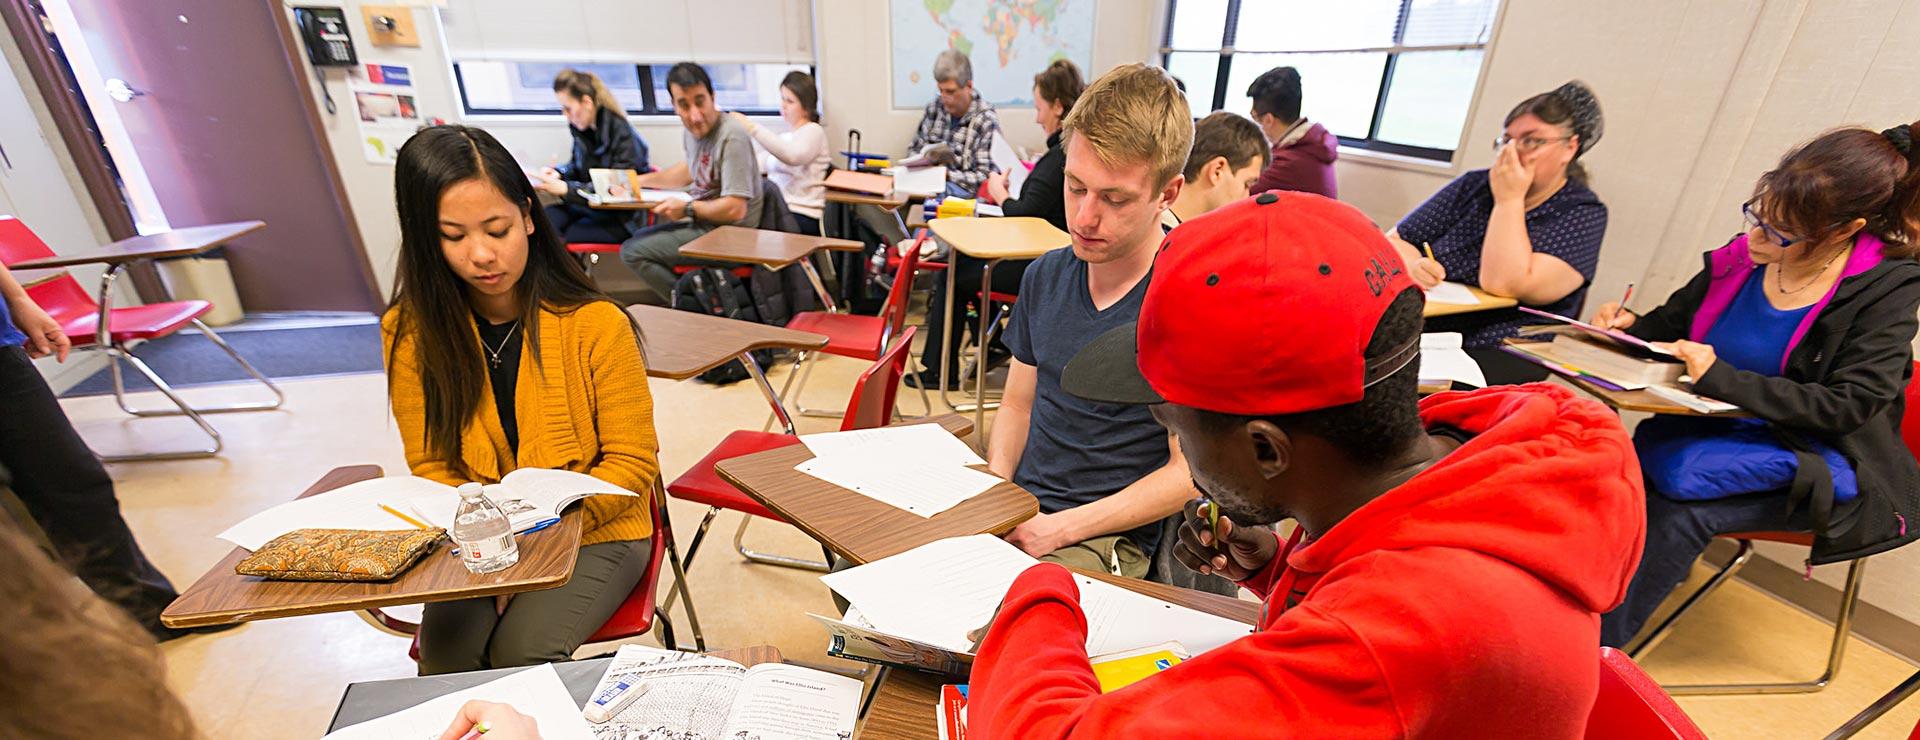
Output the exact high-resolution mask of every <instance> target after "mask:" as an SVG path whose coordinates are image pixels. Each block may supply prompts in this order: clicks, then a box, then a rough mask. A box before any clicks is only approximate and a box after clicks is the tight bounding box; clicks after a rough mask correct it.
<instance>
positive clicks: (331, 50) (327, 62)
mask: <svg viewBox="0 0 1920 740" xmlns="http://www.w3.org/2000/svg"><path fill="white" fill-rule="evenodd" d="M293 18H294V20H295V21H296V22H298V23H299V24H300V39H301V41H302V42H304V43H305V44H306V47H307V61H310V62H313V66H315V67H352V66H355V65H357V64H359V63H360V60H359V58H358V57H356V56H355V55H354V53H353V37H352V36H350V35H348V34H347V13H346V11H344V10H341V9H340V8H324V7H297V8H294V9H293Z"/></svg>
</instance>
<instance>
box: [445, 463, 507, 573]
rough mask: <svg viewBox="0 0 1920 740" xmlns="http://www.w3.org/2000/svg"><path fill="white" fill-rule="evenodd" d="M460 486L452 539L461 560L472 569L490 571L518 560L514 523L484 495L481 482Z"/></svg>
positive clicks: (502, 567)
mask: <svg viewBox="0 0 1920 740" xmlns="http://www.w3.org/2000/svg"><path fill="white" fill-rule="evenodd" d="M459 490H460V508H459V510H457V511H455V512H454V513H453V542H454V544H455V545H458V546H459V547H460V562H461V563H464V564H465V565H466V566H467V570H470V571H473V572H475V573H492V572H494V571H497V570H502V569H505V568H508V567H511V566H512V565H513V564H514V563H518V562H520V546H519V545H518V544H516V543H514V541H513V524H512V523H511V522H509V521H508V520H507V515H506V514H505V513H503V512H501V511H500V507H498V506H495V505H493V502H492V501H490V500H488V499H487V494H486V492H485V490H484V489H483V488H481V486H480V484H478V483H467V484H464V485H461V486H460V489H459Z"/></svg>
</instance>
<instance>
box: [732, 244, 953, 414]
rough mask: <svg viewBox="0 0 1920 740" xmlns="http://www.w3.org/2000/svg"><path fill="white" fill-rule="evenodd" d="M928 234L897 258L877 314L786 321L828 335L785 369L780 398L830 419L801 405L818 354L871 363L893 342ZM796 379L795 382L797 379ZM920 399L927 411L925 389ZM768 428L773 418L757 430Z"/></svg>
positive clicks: (817, 314)
mask: <svg viewBox="0 0 1920 740" xmlns="http://www.w3.org/2000/svg"><path fill="white" fill-rule="evenodd" d="M928 235H929V232H928V231H927V230H926V229H921V230H920V232H919V234H918V236H917V238H915V239H914V242H913V247H912V248H911V249H908V250H907V254H906V255H905V256H903V257H901V258H900V259H899V261H898V266H897V268H896V269H895V271H894V276H893V287H892V288H890V289H888V290H887V302H886V303H885V304H884V307H883V308H881V310H880V315H878V316H860V315H857V314H850V313H836V312H830V311H802V312H800V313H798V314H795V315H794V317H793V319H792V320H791V321H788V322H787V328H788V329H794V330H798V331H809V332H813V333H815V334H825V335H826V336H827V346H826V347H824V348H821V349H820V350H819V351H817V352H804V353H802V354H801V357H800V360H799V362H798V363H796V364H795V365H794V368H793V371H792V372H790V373H788V375H787V382H786V384H785V385H784V386H782V387H781V389H780V397H781V398H784V399H787V400H788V401H789V402H791V403H792V404H793V408H794V410H795V411H798V412H800V413H801V414H804V415H806V416H821V417H829V418H830V417H832V416H833V413H832V412H830V411H826V410H824V409H810V408H807V407H806V404H804V403H801V401H800V395H801V394H803V393H805V392H806V389H807V379H808V378H809V377H811V376H812V375H813V365H814V363H815V362H818V361H819V359H820V354H821V353H826V354H829V355H834V356H837V357H851V358H854V359H856V360H866V361H868V362H874V361H877V360H879V359H880V356H881V355H882V354H884V353H885V352H886V351H887V349H888V348H889V347H891V346H892V345H893V338H894V337H895V336H904V335H902V334H901V329H902V328H903V327H905V326H906V324H907V299H908V298H909V297H910V296H911V295H912V293H913V276H914V273H915V271H916V270H918V269H919V265H920V245H921V244H923V243H925V242H926V240H927V238H928ZM796 380H797V381H798V385H796V384H795V381H796ZM920 401H921V403H922V404H923V406H924V408H926V409H927V411H928V413H931V412H932V409H933V405H932V403H933V402H932V400H931V399H930V398H929V397H928V396H927V392H926V391H925V390H921V391H920ZM770 428H772V421H771V420H769V421H768V425H767V426H765V427H762V428H761V431H765V430H767V429H770Z"/></svg>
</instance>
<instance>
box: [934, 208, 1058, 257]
mask: <svg viewBox="0 0 1920 740" xmlns="http://www.w3.org/2000/svg"><path fill="white" fill-rule="evenodd" d="M927 228H930V229H932V230H933V235H934V236H936V237H939V238H940V240H941V241H944V242H946V243H947V244H949V245H951V246H952V247H953V248H954V249H957V250H959V251H960V253H961V254H965V255H967V256H969V257H977V258H979V259H983V260H1024V259H1033V258H1035V257H1038V256H1040V255H1043V254H1046V253H1048V252H1051V251H1053V250H1056V249H1059V248H1061V247H1064V246H1067V245H1069V244H1072V243H1073V239H1072V238H1071V237H1069V236H1067V232H1064V231H1061V230H1059V229H1056V228H1054V227H1053V224H1050V223H1047V221H1046V219H1042V218H1034V217H1032V216H1008V217H1005V218H994V217H991V216H987V217H982V216H955V217H950V218H936V219H934V220H932V221H930V222H928V223H927Z"/></svg>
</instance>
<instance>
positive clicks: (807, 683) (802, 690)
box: [725, 663, 862, 740]
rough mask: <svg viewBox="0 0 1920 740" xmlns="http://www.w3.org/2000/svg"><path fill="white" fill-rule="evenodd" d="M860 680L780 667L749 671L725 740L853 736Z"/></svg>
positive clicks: (808, 739)
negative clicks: (738, 739) (730, 739)
mask: <svg viewBox="0 0 1920 740" xmlns="http://www.w3.org/2000/svg"><path fill="white" fill-rule="evenodd" d="M861 686H862V684H861V683H860V681H859V680H858V679H853V678H848V677H846V676H836V675H833V674H831V673H824V672H821V671H816V670H813V669H811V668H802V667H800V666H796V665H783V664H780V663H762V664H760V665H757V666H754V667H752V668H748V669H747V675H746V677H745V678H744V679H742V680H741V682H740V691H739V693H737V694H734V700H733V710H732V711H731V712H729V713H728V717H727V729H726V732H725V736H726V737H753V738H759V740H821V739H825V738H840V737H852V736H853V726H854V724H855V723H856V721H858V719H859V717H860V689H861Z"/></svg>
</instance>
